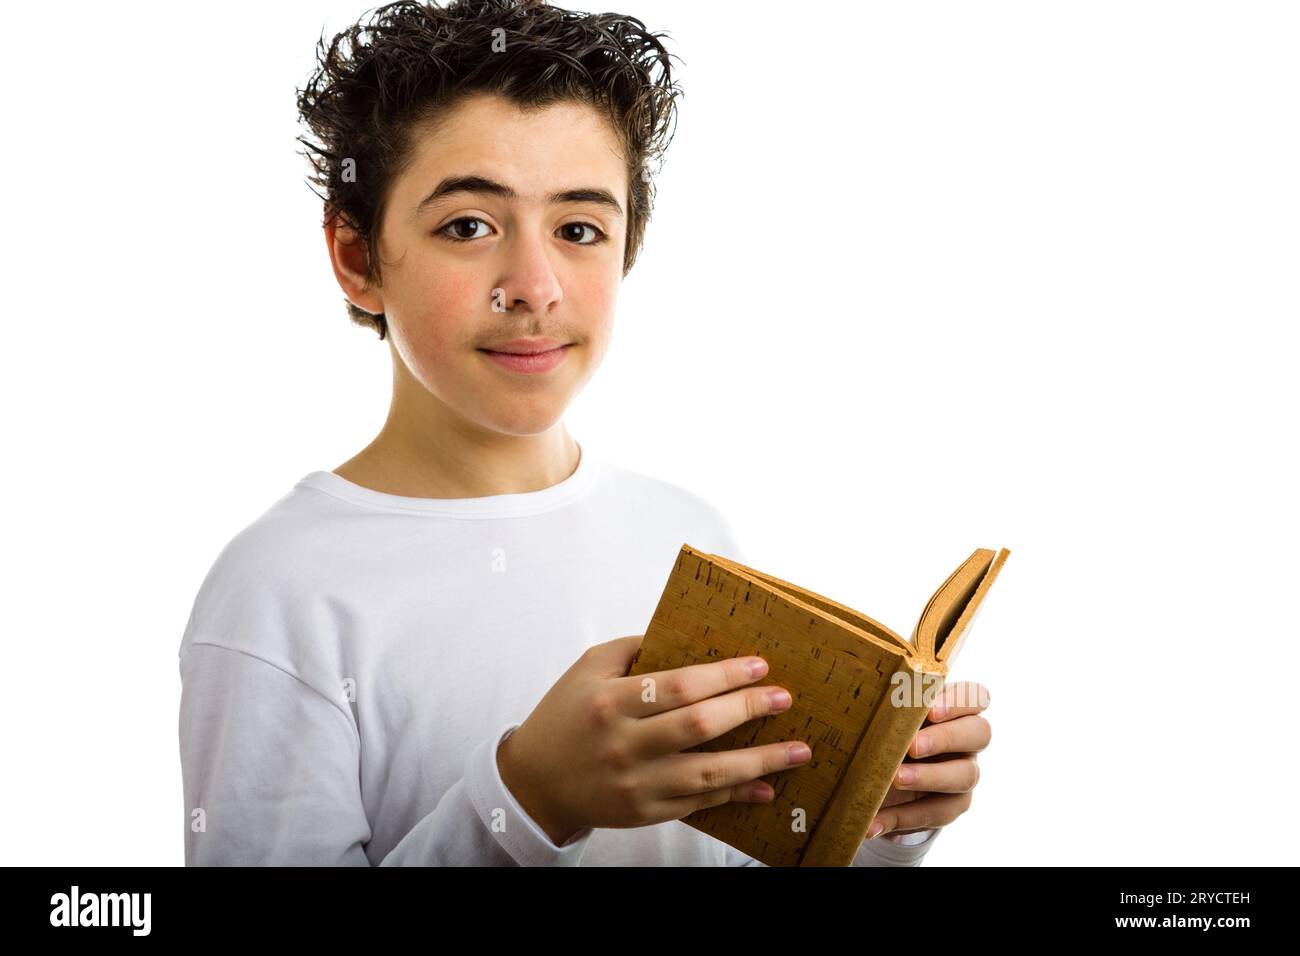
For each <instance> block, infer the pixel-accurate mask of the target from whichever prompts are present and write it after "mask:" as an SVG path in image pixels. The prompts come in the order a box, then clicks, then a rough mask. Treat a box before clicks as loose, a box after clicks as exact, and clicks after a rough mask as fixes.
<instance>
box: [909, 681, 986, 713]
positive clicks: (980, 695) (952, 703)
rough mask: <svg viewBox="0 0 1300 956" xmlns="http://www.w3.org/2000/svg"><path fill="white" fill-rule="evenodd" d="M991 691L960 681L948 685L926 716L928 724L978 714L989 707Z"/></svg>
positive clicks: (981, 685) (982, 686)
mask: <svg viewBox="0 0 1300 956" xmlns="http://www.w3.org/2000/svg"><path fill="white" fill-rule="evenodd" d="M989 700H990V697H989V689H988V688H987V687H985V686H984V685H983V684H976V683H975V682H973V681H958V682H957V683H955V684H948V685H946V686H945V687H944V688H943V690H942V691H941V692H940V693H939V695H938V697H937V698H936V699H935V701H934V704H933V705H931V707H930V710H929V712H928V713H927V714H926V717H925V719H926V723H938V722H939V721H942V720H952V719H953V718H955V717H965V716H967V715H968V714H978V713H979V712H980V711H982V710H984V709H985V708H987V707H988V705H989Z"/></svg>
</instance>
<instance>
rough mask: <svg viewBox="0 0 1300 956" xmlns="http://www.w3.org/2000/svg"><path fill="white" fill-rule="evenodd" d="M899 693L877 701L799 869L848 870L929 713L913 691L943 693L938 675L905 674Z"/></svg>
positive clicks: (918, 695)
mask: <svg viewBox="0 0 1300 956" xmlns="http://www.w3.org/2000/svg"><path fill="white" fill-rule="evenodd" d="M900 675H901V677H902V678H903V679H902V680H901V681H900V682H899V683H900V685H901V689H900V688H895V687H893V686H892V683H891V689H890V691H889V692H888V693H886V694H885V695H884V696H882V698H881V700H880V703H879V704H878V705H877V706H876V710H875V712H874V713H873V714H872V717H871V720H870V722H869V723H868V724H867V729H866V731H865V732H864V733H863V735H862V737H861V738H860V739H859V741H858V746H857V748H856V749H855V750H854V751H853V756H852V757H850V758H849V765H848V767H847V768H845V770H844V773H843V774H842V775H841V776H840V780H839V783H838V784H837V785H836V788H835V792H834V793H833V794H832V795H831V799H830V800H829V801H828V803H827V805H826V809H825V811H824V812H823V813H822V816H821V819H820V820H819V821H818V822H817V827H816V829H815V830H814V831H813V833H812V835H811V836H810V837H809V838H808V843H807V845H806V846H805V847H804V851H803V854H802V855H801V856H800V858H799V865H800V866H850V865H852V863H853V859H854V857H856V856H857V854H858V850H859V849H860V848H861V846H862V841H863V840H865V839H866V838H867V829H868V828H869V827H870V826H871V821H872V820H874V819H875V817H876V814H877V813H878V812H879V810H880V806H881V804H883V803H884V802H885V797H886V796H887V795H888V793H889V788H890V787H891V786H893V783H894V778H895V777H896V776H897V774H898V768H899V766H901V765H902V763H903V759H904V758H905V757H906V756H907V751H908V748H909V747H911V746H912V741H913V740H914V739H915V738H916V735H917V733H918V732H919V731H920V729H921V726H922V725H923V724H924V723H925V718H926V715H927V714H928V713H929V712H930V708H929V707H927V706H925V705H924V703H923V702H922V698H921V695H920V693H916V694H913V693H912V689H913V688H934V691H933V693H934V695H936V696H937V694H938V693H939V692H940V691H941V690H942V688H943V678H944V674H943V673H934V672H922V671H915V670H914V671H912V672H911V673H908V672H907V671H901V672H899V675H895V676H896V679H897V678H898V677H899V676H900Z"/></svg>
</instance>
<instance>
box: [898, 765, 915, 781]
mask: <svg viewBox="0 0 1300 956" xmlns="http://www.w3.org/2000/svg"><path fill="white" fill-rule="evenodd" d="M898 782H899V783H903V784H907V783H916V771H915V770H913V769H912V768H911V767H902V768H900V769H899V771H898Z"/></svg>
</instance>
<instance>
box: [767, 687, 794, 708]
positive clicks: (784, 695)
mask: <svg viewBox="0 0 1300 956" xmlns="http://www.w3.org/2000/svg"><path fill="white" fill-rule="evenodd" d="M767 699H768V702H769V703H770V705H771V707H772V709H773V710H785V709H786V708H787V707H789V706H790V692H789V691H787V690H781V689H780V688H779V687H778V688H776V689H775V690H769V691H768V692H767Z"/></svg>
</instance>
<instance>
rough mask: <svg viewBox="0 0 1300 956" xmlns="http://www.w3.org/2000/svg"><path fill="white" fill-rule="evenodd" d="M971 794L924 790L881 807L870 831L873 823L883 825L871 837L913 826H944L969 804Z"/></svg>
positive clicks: (909, 829)
mask: <svg viewBox="0 0 1300 956" xmlns="http://www.w3.org/2000/svg"><path fill="white" fill-rule="evenodd" d="M970 803H971V794H970V793H969V792H967V793H935V794H928V795H926V796H924V797H922V798H921V799H920V800H913V801H912V802H911V803H900V804H897V805H895V806H892V807H888V808H886V807H882V808H881V809H880V811H879V812H878V813H877V814H876V817H875V819H874V820H872V821H871V826H870V827H869V828H868V829H867V832H868V833H871V832H872V831H873V830H874V829H875V828H876V824H878V823H879V824H883V825H884V829H883V830H881V831H880V832H879V833H877V834H875V836H874V837H873V838H872V839H876V838H879V837H882V836H884V835H886V834H888V833H900V832H903V833H905V832H909V831H915V830H933V829H936V828H938V827H944V826H947V825H948V824H949V823H952V821H954V820H956V819H957V818H958V817H959V816H961V815H962V814H963V813H965V812H966V811H967V810H968V809H969V808H970Z"/></svg>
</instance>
